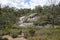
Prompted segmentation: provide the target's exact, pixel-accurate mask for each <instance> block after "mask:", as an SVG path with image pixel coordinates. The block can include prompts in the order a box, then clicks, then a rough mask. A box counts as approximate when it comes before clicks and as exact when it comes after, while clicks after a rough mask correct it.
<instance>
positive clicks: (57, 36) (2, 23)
mask: <svg viewBox="0 0 60 40" xmlns="http://www.w3.org/2000/svg"><path fill="white" fill-rule="evenodd" d="M33 13H37V14H38V15H39V17H40V18H39V19H38V20H37V21H36V22H33V23H34V27H30V26H29V27H27V28H23V27H20V26H18V22H19V17H22V16H27V15H30V14H33ZM47 24H51V25H52V27H51V28H45V27H44V26H45V25H47ZM55 25H56V26H59V27H56V28H54V27H55ZM35 26H43V27H44V28H38V27H37V28H35ZM22 33H23V34H22ZM4 35H9V36H11V37H12V38H17V37H18V36H19V35H20V36H21V35H22V37H24V38H25V39H26V40H60V3H59V4H57V5H52V6H51V5H50V6H43V7H41V6H36V7H35V9H16V8H13V7H9V6H5V7H3V8H2V7H1V5H0V40H8V38H4V39H3V38H2V37H3V36H4Z"/></svg>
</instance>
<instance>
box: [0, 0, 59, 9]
mask: <svg viewBox="0 0 60 40" xmlns="http://www.w3.org/2000/svg"><path fill="white" fill-rule="evenodd" d="M52 2H53V3H54V2H55V3H56V4H58V3H59V2H60V0H53V1H52ZM0 4H1V6H2V7H4V6H7V5H8V6H10V7H15V8H19V9H20V8H31V9H33V8H34V7H35V6H38V5H40V6H44V5H49V4H51V2H50V1H48V0H0Z"/></svg>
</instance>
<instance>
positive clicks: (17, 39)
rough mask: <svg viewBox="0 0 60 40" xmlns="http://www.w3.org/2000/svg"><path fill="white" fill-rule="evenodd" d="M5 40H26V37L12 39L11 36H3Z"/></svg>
mask: <svg viewBox="0 0 60 40" xmlns="http://www.w3.org/2000/svg"><path fill="white" fill-rule="evenodd" d="M3 38H8V40H26V39H25V38H24V37H20V38H19V37H17V38H12V37H11V36H9V35H5V36H3Z"/></svg>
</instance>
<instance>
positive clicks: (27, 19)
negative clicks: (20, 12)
mask: <svg viewBox="0 0 60 40" xmlns="http://www.w3.org/2000/svg"><path fill="white" fill-rule="evenodd" d="M38 18H39V16H38V15H37V13H32V14H30V15H28V16H22V17H20V18H19V23H18V24H19V26H20V27H27V26H34V23H33V22H35V21H37V20H38Z"/></svg>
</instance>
